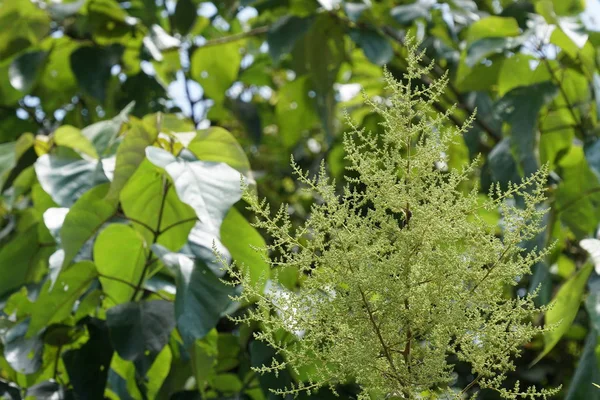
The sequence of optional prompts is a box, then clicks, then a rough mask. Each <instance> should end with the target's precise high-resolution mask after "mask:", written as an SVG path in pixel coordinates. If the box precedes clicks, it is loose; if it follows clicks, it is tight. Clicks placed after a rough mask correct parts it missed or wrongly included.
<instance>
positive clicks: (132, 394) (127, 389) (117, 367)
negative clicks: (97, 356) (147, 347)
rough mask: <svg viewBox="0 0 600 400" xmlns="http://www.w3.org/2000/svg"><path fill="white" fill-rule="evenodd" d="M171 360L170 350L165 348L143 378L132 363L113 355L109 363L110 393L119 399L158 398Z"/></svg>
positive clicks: (152, 399) (139, 399)
mask: <svg viewBox="0 0 600 400" xmlns="http://www.w3.org/2000/svg"><path fill="white" fill-rule="evenodd" d="M172 359H173V353H172V352H171V349H170V348H169V347H168V346H165V347H164V348H163V349H162V351H161V352H160V353H159V354H158V356H157V357H156V359H155V360H154V363H153V364H152V367H150V369H149V370H148V372H147V373H146V374H144V376H140V373H139V371H136V368H135V365H134V363H132V362H131V361H127V360H123V359H122V358H121V357H119V355H118V354H115V355H114V357H113V359H112V363H111V375H112V376H111V377H110V379H109V380H110V383H111V385H110V386H111V387H110V389H111V391H113V392H114V393H115V394H116V395H117V396H118V398H119V399H129V400H132V399H133V400H142V399H144V398H146V399H148V400H154V399H156V398H158V397H157V395H158V393H159V391H160V389H161V387H162V385H163V382H164V381H165V379H166V378H167V376H168V374H169V371H170V369H171V362H172ZM142 392H143V393H144V395H142Z"/></svg>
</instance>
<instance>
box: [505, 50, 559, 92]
mask: <svg viewBox="0 0 600 400" xmlns="http://www.w3.org/2000/svg"><path fill="white" fill-rule="evenodd" d="M537 62H538V60H537V59H536V58H535V57H533V56H530V55H529V54H522V53H517V54H515V55H513V56H512V57H510V58H507V59H505V60H504V61H503V62H502V67H501V68H500V75H499V76H498V94H499V95H500V96H504V95H505V94H506V93H508V92H509V91H511V90H512V89H514V88H517V87H519V86H529V85H532V84H534V83H540V82H543V81H548V80H550V74H549V73H548V69H547V68H546V66H545V65H544V64H539V65H537V67H536V68H533V69H532V68H531V66H532V65H536V64H537Z"/></svg>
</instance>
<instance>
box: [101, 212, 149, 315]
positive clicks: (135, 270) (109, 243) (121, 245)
mask: <svg viewBox="0 0 600 400" xmlns="http://www.w3.org/2000/svg"><path fill="white" fill-rule="evenodd" d="M94 262H95V264H96V268H97V269H98V273H99V274H100V275H101V276H100V283H101V284H102V289H103V291H104V293H106V295H107V297H108V300H110V301H111V303H115V304H121V303H125V302H127V301H129V300H130V299H131V296H132V295H133V293H134V292H135V289H134V287H132V286H136V285H138V284H139V283H140V278H141V277H142V272H143V270H144V266H145V262H146V245H145V242H144V239H143V238H142V236H141V235H140V234H139V233H137V232H136V231H135V230H134V229H133V228H131V227H130V226H128V225H123V224H110V225H109V226H108V227H107V228H106V229H104V230H103V231H102V232H100V234H99V235H98V237H97V238H96V241H95V242H94ZM102 275H105V276H106V277H103V276H102ZM107 277H110V278H107ZM112 278H114V279H112ZM124 282H129V284H130V285H132V286H129V285H127V284H126V283H124Z"/></svg>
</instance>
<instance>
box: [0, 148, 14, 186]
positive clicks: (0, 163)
mask: <svg viewBox="0 0 600 400" xmlns="http://www.w3.org/2000/svg"><path fill="white" fill-rule="evenodd" d="M15 152H16V142H10V143H0V187H1V186H2V185H4V181H5V179H6V178H7V177H8V174H9V173H10V170H12V169H13V168H14V167H15V165H17V157H16V154H15Z"/></svg>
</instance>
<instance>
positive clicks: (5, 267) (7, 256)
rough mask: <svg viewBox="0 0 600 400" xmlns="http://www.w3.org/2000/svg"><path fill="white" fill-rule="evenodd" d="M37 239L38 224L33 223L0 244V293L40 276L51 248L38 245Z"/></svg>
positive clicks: (36, 279)
mask: <svg viewBox="0 0 600 400" xmlns="http://www.w3.org/2000/svg"><path fill="white" fill-rule="evenodd" d="M38 240H39V239H38V225H37V224H33V225H32V226H31V227H29V229H27V230H25V231H24V232H21V233H19V234H18V235H15V236H14V237H13V238H12V239H11V240H10V241H9V242H7V243H5V244H3V245H2V246H0V274H1V276H2V279H0V295H1V294H5V293H7V292H8V291H10V290H12V289H17V288H18V287H19V286H21V285H24V284H26V283H30V282H35V281H38V280H39V279H40V278H41V276H40V275H41V274H43V272H44V270H45V268H46V266H47V265H48V264H47V261H48V258H47V257H49V256H50V254H51V253H52V251H53V250H52V248H51V247H48V248H42V247H40V245H39V243H38Z"/></svg>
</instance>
